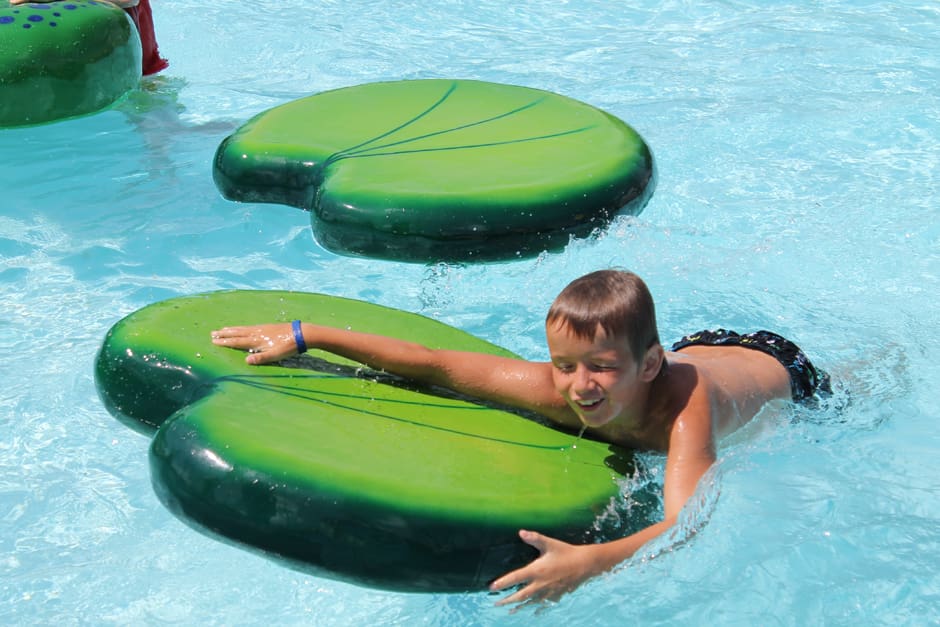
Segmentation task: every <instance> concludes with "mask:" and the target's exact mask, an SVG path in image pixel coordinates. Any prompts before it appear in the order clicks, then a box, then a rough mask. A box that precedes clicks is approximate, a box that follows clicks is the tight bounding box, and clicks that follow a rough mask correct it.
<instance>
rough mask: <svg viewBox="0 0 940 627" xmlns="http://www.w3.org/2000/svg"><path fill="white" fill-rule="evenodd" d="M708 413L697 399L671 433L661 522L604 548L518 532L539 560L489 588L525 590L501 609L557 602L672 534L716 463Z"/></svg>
mask: <svg viewBox="0 0 940 627" xmlns="http://www.w3.org/2000/svg"><path fill="white" fill-rule="evenodd" d="M696 396H697V397H698V398H696ZM708 407H709V405H708V403H707V399H705V398H703V395H702V394H698V395H693V398H692V399H690V401H689V404H688V406H687V409H686V411H684V412H683V414H682V415H680V416H679V417H678V418H677V419H676V421H675V423H674V424H673V426H672V428H671V430H670V438H669V439H670V443H669V452H668V455H667V458H666V477H665V482H664V485H663V509H664V517H663V520H661V521H660V522H658V523H656V524H653V525H650V526H649V527H646V528H645V529H642V530H640V531H638V532H636V533H634V534H632V535H629V536H627V537H625V538H620V539H618V540H613V541H611V542H604V543H601V544H568V543H567V542H562V541H561V540H556V539H554V538H549V537H548V536H544V535H542V534H540V533H536V532H534V531H527V530H522V531H520V532H519V537H520V538H522V540H523V541H524V542H526V543H528V544H530V545H532V546H533V547H535V548H536V549H538V551H539V553H540V555H539V557H538V558H536V559H535V560H533V561H532V562H530V563H529V564H527V565H526V566H523V567H522V568H519V569H517V570H514V571H512V572H510V573H507V574H505V575H503V576H502V577H499V578H498V579H496V580H495V581H493V582H492V583H491V584H490V589H491V590H494V591H496V590H503V589H506V588H510V587H513V586H517V585H520V584H525V585H524V586H523V587H522V588H521V589H519V590H517V591H515V592H514V593H512V594H510V595H509V596H507V597H506V598H504V599H501V600H500V601H499V602H498V603H497V605H508V604H512V603H537V602H540V601H557V600H558V599H560V598H561V597H562V596H563V595H564V594H565V593H567V592H571V591H572V590H574V589H575V588H577V587H578V586H579V585H581V584H582V583H584V582H585V581H587V580H588V579H590V578H592V577H595V576H597V575H601V574H603V573H605V572H608V571H610V570H612V569H613V568H614V567H615V566H617V564H619V563H621V562H623V561H624V560H626V559H628V558H630V557H631V556H633V554H634V553H636V551H637V550H639V548H640V547H642V546H643V545H644V544H646V543H647V542H649V541H650V540H652V539H654V538H656V537H658V536H659V535H661V534H663V533H665V532H666V531H668V530H669V529H670V528H671V527H672V526H673V525H674V524H675V522H676V520H677V518H678V516H679V512H680V511H681V510H682V508H683V507H684V506H685V504H686V502H687V501H688V500H689V498H690V497H691V496H692V495H693V494H694V493H695V489H696V487H697V485H698V481H699V479H701V478H702V476H703V475H704V474H705V473H706V471H708V469H709V468H710V467H711V465H712V464H713V463H714V462H715V458H716V455H715V446H714V437H713V434H712V425H711V411H710V410H709V409H708Z"/></svg>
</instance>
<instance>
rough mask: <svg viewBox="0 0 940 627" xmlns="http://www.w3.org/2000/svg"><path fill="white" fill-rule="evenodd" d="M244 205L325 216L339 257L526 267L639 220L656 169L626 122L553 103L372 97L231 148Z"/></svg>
mask: <svg viewBox="0 0 940 627" xmlns="http://www.w3.org/2000/svg"><path fill="white" fill-rule="evenodd" d="M213 172H214V177H215V181H216V184H217V185H218V187H219V189H220V190H221V192H222V194H223V195H224V196H225V197H227V198H230V199H233V200H240V201H247V202H271V203H280V204H286V205H293V206H296V207H300V208H302V209H307V210H309V211H310V212H311V214H312V216H311V221H312V225H313V232H314V235H315V236H316V239H317V240H318V241H319V242H320V244H322V245H323V246H324V247H325V248H327V249H330V250H333V251H336V252H339V253H343V254H350V255H362V256H369V257H378V258H384V259H395V260H404V261H418V262H438V261H479V260H494V259H513V258H517V257H526V256H533V255H536V254H538V253H540V252H542V251H543V250H546V249H548V250H554V249H558V248H561V247H563V246H564V245H566V244H567V243H568V241H569V239H570V238H571V237H572V236H576V237H584V236H587V235H589V234H590V233H591V232H592V231H594V230H595V229H603V228H605V227H606V226H607V225H608V224H609V223H610V221H611V220H612V219H613V218H614V217H615V216H616V215H618V214H621V213H622V214H628V215H629V214H636V213H639V212H640V211H641V210H642V209H643V207H644V206H645V205H646V203H647V201H648V200H649V198H650V196H651V194H652V193H653V188H654V168H653V157H652V154H651V153H650V150H649V148H648V146H647V145H646V143H645V142H644V141H643V139H642V138H641V137H640V136H639V135H638V134H637V132H636V131H635V130H633V129H632V128H631V127H630V126H628V125H627V124H625V123H624V122H623V121H622V120H620V119H618V118H616V117H614V116H613V115H610V114H609V113H606V112H604V111H601V110H600V109H597V108H595V107H592V106H590V105H588V104H585V103H583V102H579V101H577V100H573V99H571V98H566V97H564V96H561V95H558V94H553V93H550V92H547V91H542V90H538V89H531V88H527V87H519V86H515V85H502V84H497V83H487V82H482V81H470V80H451V79H434V80H414V81H395V82H385V83H369V84H365V85H357V86H354V87H347V88H343V89H337V90H333V91H327V92H323V93H320V94H316V95H313V96H309V97H307V98H301V99H299V100H295V101H293V102H289V103H287V104H284V105H281V106H279V107H275V108H273V109H271V110H269V111H265V112H263V113H261V114H259V115H257V116H255V117H254V118H253V119H251V120H249V121H248V122H247V123H246V124H245V125H244V126H242V127H241V128H240V129H238V130H237V131H236V132H235V133H234V134H232V135H231V136H230V137H228V138H226V139H225V140H224V141H223V142H222V143H221V145H220V146H219V149H218V151H217V152H216V157H215V166H214V170H213Z"/></svg>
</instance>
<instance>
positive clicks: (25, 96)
mask: <svg viewBox="0 0 940 627" xmlns="http://www.w3.org/2000/svg"><path fill="white" fill-rule="evenodd" d="M141 55H142V52H141V45H140V36H139V35H138V33H137V29H136V28H135V26H134V23H133V22H132V21H131V19H130V18H129V17H128V16H127V14H126V13H125V12H124V11H123V10H122V9H120V8H118V7H116V6H115V5H113V4H111V3H109V2H98V1H96V0H70V1H68V2H50V3H42V4H38V3H37V4H21V5H16V6H4V7H0V127H13V126H25V125H31V124H42V123H45V122H52V121H55V120H60V119H64V118H70V117H75V116H79V115H85V114H88V113H93V112H95V111H99V110H101V109H104V108H105V107H108V106H109V105H111V104H113V103H114V102H116V101H117V100H119V99H120V98H121V97H122V96H124V95H125V94H126V93H127V92H128V91H130V90H131V89H133V88H134V87H136V86H137V85H138V83H139V81H140V76H141Z"/></svg>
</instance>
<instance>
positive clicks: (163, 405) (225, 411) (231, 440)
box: [95, 291, 632, 592]
mask: <svg viewBox="0 0 940 627" xmlns="http://www.w3.org/2000/svg"><path fill="white" fill-rule="evenodd" d="M292 319H303V320H305V321H310V322H314V323H317V324H323V325H333V326H342V327H348V328H352V329H355V330H359V331H365V332H370V333H379V334H384V335H390V336H394V337H399V338H403V339H408V340H412V341H417V342H421V343H423V344H426V345H428V346H432V347H447V348H452V349H458V350H469V351H478V352H479V351H483V352H488V353H495V354H502V355H511V353H509V352H508V351H505V350H504V349H502V348H499V347H498V346H495V345H493V344H491V343H489V342H486V341H484V340H482V339H480V338H477V337H474V336H472V335H470V334H468V333H465V332H463V331H460V330H458V329H456V328H453V327H450V326H448V325H445V324H443V323H441V322H437V321H434V320H431V319H429V318H426V317H423V316H420V315H417V314H413V313H408V312H404V311H400V310H395V309H389V308H386V307H382V306H379V305H374V304H370V303H366V302H362V301H357V300H349V299H344V298H337V297H331V296H325V295H320V294H307V293H297V292H272V291H223V292H212V293H206V294H197V295H192V296H184V297H179V298H173V299H170V300H166V301H163V302H158V303H155V304H152V305H149V306H147V307H144V308H143V309H140V310H138V311H136V312H134V313H132V314H130V315H128V316H127V317H125V318H124V319H122V320H120V321H119V322H117V323H116V324H115V325H114V326H113V327H112V328H111V330H110V331H109V332H108V334H107V336H106V338H105V340H104V342H103V344H102V346H101V349H100V351H99V353H98V355H97V358H96V365H95V378H96V383H97V387H98V391H99V394H100V397H101V399H102V400H103V402H104V405H105V406H106V407H107V408H108V410H109V411H110V412H111V413H112V414H114V415H115V416H116V417H117V418H119V419H120V420H122V421H123V422H125V423H126V424H128V425H129V426H130V427H132V428H134V429H136V430H138V431H141V432H143V433H147V434H150V435H152V437H153V439H152V442H151V446H150V467H151V477H152V482H153V486H154V488H155V491H156V493H157V495H158V497H159V498H160V500H161V501H162V502H163V503H164V504H165V505H166V506H167V507H168V508H169V509H170V510H171V511H172V512H173V513H174V514H176V515H177V516H178V517H180V518H181V519H182V520H184V521H185V522H187V523H188V524H190V525H191V526H193V527H194V528H196V529H198V530H201V531H203V532H205V533H207V534H210V535H212V536H214V537H217V538H220V539H223V540H227V541H229V542H233V543H236V544H238V545H240V546H243V547H247V548H250V549H253V550H256V551H259V552H261V553H262V554H264V555H266V556H268V557H270V558H273V559H275V560H278V561H279V562H281V563H284V564H286V565H288V566H291V567H294V568H298V569H301V570H303V571H307V572H311V573H314V574H317V575H321V576H325V577H328V578H333V579H339V580H345V581H349V582H353V583H356V584H359V585H365V586H372V587H379V588H384V589H391V590H401V591H412V592H420V591H435V592H440V591H459V590H478V589H482V588H484V587H485V586H486V584H487V583H488V582H489V581H491V580H492V579H494V578H495V577H497V576H499V575H502V574H504V573H506V572H507V571H509V570H512V569H514V568H517V567H519V566H522V565H523V564H525V563H527V562H528V561H530V560H531V559H533V558H534V557H536V555H537V553H536V552H535V550H534V549H533V548H532V547H530V546H529V545H527V544H525V543H523V542H522V541H521V540H520V539H519V538H518V535H517V533H518V530H519V529H521V528H525V529H533V530H537V531H540V532H543V533H546V534H548V535H550V536H554V537H558V538H560V539H564V540H568V541H571V542H591V541H592V540H595V539H598V538H603V537H606V536H605V534H607V533H608V532H609V531H610V527H609V524H608V525H607V526H606V527H605V524H604V522H603V521H604V520H610V519H616V513H617V509H616V507H615V503H616V502H617V501H618V495H619V492H620V483H619V480H620V479H622V477H623V475H624V473H626V472H627V471H628V470H629V469H630V468H631V467H632V458H631V457H630V455H629V453H627V452H626V451H624V450H622V449H619V448H617V447H614V446H612V445H608V444H602V443H600V442H596V441H591V440H585V439H581V440H576V436H575V435H574V434H570V433H566V432H562V431H559V430H556V429H553V428H550V427H548V426H545V425H543V424H541V423H540V422H537V421H536V420H534V419H531V418H530V417H524V416H521V415H518V414H516V413H513V412H512V411H510V410H507V409H503V408H498V407H493V406H490V405H486V404H481V403H480V402H478V401H475V400H473V399H469V398H463V397H458V396H455V395H453V394H450V393H447V392H445V391H443V390H440V389H431V388H427V387H421V386H418V385H416V384H414V383H411V382H408V381H405V380H402V379H398V378H396V377H393V376H390V375H387V374H383V373H378V372H374V371H371V370H369V369H367V368H365V367H364V366H362V365H361V364H358V363H355V362H351V361H348V360H346V359H343V358H340V357H337V356H336V355H332V354H330V353H325V352H322V351H311V352H310V353H307V354H304V355H301V356H297V357H294V358H291V359H289V360H286V361H284V362H281V363H278V364H270V365H265V366H249V365H247V364H246V363H245V361H244V359H245V354H244V353H243V352H241V351H236V350H231V349H226V348H222V347H218V346H215V345H213V344H212V343H211V340H210V332H211V331H212V330H213V329H217V328H220V327H223V326H231V325H235V324H243V323H246V322H252V321H255V322H262V321H266V322H274V321H289V320H292Z"/></svg>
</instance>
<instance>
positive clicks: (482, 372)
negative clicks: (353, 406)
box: [212, 323, 579, 427]
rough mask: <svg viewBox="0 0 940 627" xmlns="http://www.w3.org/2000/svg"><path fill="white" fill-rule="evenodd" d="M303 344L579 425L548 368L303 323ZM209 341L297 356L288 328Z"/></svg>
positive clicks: (254, 358) (255, 358)
mask: <svg viewBox="0 0 940 627" xmlns="http://www.w3.org/2000/svg"><path fill="white" fill-rule="evenodd" d="M301 331H302V334H303V339H304V342H305V343H306V345H307V347H308V348H310V349H321V350H325V351H327V352H330V353H334V354H336V355H340V356H342V357H346V358H347V359H352V360H353V361H357V362H359V363H362V364H365V365H367V366H369V367H370V368H374V369H376V370H383V371H385V372H390V373H392V374H396V375H398V376H401V377H405V378H409V379H413V380H415V381H420V382H422V383H428V384H431V385H438V386H441V387H445V388H448V389H451V390H455V391H458V392H462V393H464V394H469V395H471V396H475V397H477V398H481V399H485V400H490V401H495V402H499V403H504V404H507V405H512V406H514V407H520V408H525V409H529V410H532V411H535V412H538V413H540V414H542V415H544V416H546V417H548V418H551V419H553V420H555V421H556V422H559V423H561V424H565V425H567V426H574V427H576V426H577V425H578V424H579V422H578V419H577V418H576V417H575V416H574V413H573V412H572V411H571V409H570V408H569V407H568V406H567V404H566V403H565V401H564V399H563V398H562V397H561V396H560V395H559V394H558V393H557V392H556V391H555V388H554V385H553V384H552V376H551V365H550V364H548V363H542V362H530V361H526V360H522V359H511V358H507V357H500V356H497V355H489V354H485V353H468V352H462V351H450V350H436V349H431V348H428V347H426V346H423V345H421V344H416V343H414V342H408V341H405V340H399V339H396V338H391V337H387V336H383V335H373V334H369V333H359V332H356V331H348V330H346V329H337V328H334V327H327V326H320V325H316V324H310V323H303V324H302V325H301ZM212 343H213V344H216V345H218V346H227V347H229V348H236V349H240V350H245V351H248V355H247V357H246V358H245V361H246V362H248V363H249V364H253V365H260V364H266V363H271V362H275V361H279V360H281V359H285V358H287V357H291V356H293V355H296V354H297V342H296V340H295V337H294V332H293V329H292V327H291V325H290V324H288V323H279V324H262V325H255V326H239V327H226V328H223V329H219V330H217V331H213V332H212Z"/></svg>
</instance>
